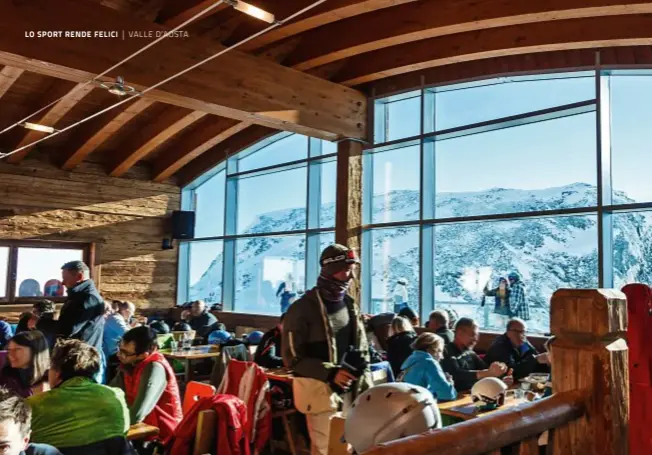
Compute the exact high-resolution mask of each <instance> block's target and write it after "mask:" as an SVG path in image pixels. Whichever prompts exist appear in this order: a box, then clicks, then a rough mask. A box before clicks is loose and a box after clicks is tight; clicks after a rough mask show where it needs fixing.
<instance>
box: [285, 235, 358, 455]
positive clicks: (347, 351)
mask: <svg viewBox="0 0 652 455" xmlns="http://www.w3.org/2000/svg"><path fill="white" fill-rule="evenodd" d="M319 262H320V265H321V273H320V274H319V278H318V279H317V286H315V287H314V288H313V289H311V290H309V291H308V292H306V293H305V294H304V295H303V297H301V298H300V299H299V300H297V301H296V302H294V303H293V304H292V305H291V306H290V308H289V309H288V311H287V313H286V315H285V319H284V322H283V343H282V344H283V361H284V363H285V365H286V366H287V367H289V368H291V369H292V370H293V372H294V376H295V381H294V384H293V391H294V400H295V405H296V407H297V409H298V410H299V411H301V412H303V413H304V414H306V420H307V423H308V431H309V433H310V439H311V448H310V451H311V454H313V455H318V454H319V455H326V453H327V452H328V439H329V430H330V420H331V417H332V416H333V415H334V414H335V413H336V412H337V411H339V410H342V407H343V406H344V408H345V407H346V405H347V404H350V403H351V402H352V400H353V399H355V396H357V394H359V393H361V392H362V391H364V390H366V389H367V388H369V387H370V386H371V376H370V374H369V367H368V360H369V357H368V356H369V347H368V344H367V338H366V335H365V328H364V324H363V322H362V318H361V316H360V312H359V311H358V308H357V306H356V305H355V302H354V301H353V299H352V298H351V297H350V296H349V295H348V294H347V291H348V288H349V285H350V284H351V281H352V280H353V277H354V273H355V270H356V268H357V266H358V264H359V263H360V261H359V260H358V257H357V255H356V254H355V252H354V251H353V250H350V249H349V248H347V247H345V246H343V245H337V244H334V245H330V246H328V247H327V248H326V249H325V250H324V251H323V252H322V254H321V257H320V260H319ZM344 410H346V409H344Z"/></svg>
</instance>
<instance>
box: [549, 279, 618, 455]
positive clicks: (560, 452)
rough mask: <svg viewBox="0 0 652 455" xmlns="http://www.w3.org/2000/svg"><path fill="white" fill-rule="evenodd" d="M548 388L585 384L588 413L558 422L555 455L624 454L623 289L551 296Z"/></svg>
mask: <svg viewBox="0 0 652 455" xmlns="http://www.w3.org/2000/svg"><path fill="white" fill-rule="evenodd" d="M550 319H551V324H550V326H551V327H550V328H551V332H552V334H553V335H555V336H557V339H556V340H555V341H554V343H553V344H552V382H553V392H554V393H559V392H565V391H571V390H578V389H584V390H587V391H588V392H589V394H588V395H587V396H588V397H589V398H588V402H587V413H586V415H585V416H584V417H582V418H580V419H578V420H575V421H573V422H571V423H570V424H569V425H566V426H563V427H560V428H557V429H556V430H555V433H554V437H553V444H554V446H553V447H554V450H553V453H554V454H555V455H564V454H571V453H573V454H591V455H627V454H628V438H627V429H628V425H629V370H628V351H627V342H626V341H625V331H626V330H627V303H626V299H625V295H624V294H623V293H621V292H619V291H616V290H610V289H597V290H596V289H591V290H583V289H574V290H569V289H561V290H559V291H557V292H555V293H554V294H553V296H552V301H551V313H550Z"/></svg>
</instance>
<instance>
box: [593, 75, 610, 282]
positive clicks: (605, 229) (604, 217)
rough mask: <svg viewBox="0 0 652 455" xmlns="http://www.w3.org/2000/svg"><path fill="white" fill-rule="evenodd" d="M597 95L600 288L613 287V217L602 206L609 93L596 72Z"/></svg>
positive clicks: (606, 198) (606, 202) (605, 201)
mask: <svg viewBox="0 0 652 455" xmlns="http://www.w3.org/2000/svg"><path fill="white" fill-rule="evenodd" d="M598 63H599V62H598ZM596 78H597V83H596V88H597V89H598V90H599V92H598V93H597V95H598V113H597V117H598V119H597V123H598V144H599V145H598V150H597V159H598V163H599V164H598V170H597V177H598V191H599V194H598V234H599V237H598V264H599V267H600V270H599V273H598V284H599V286H600V287H605V288H611V287H613V286H614V270H613V214H612V212H611V211H610V210H606V209H605V206H611V205H612V204H613V186H612V165H611V91H610V76H607V75H604V76H603V75H602V74H601V73H600V67H599V66H598V67H597V69H596Z"/></svg>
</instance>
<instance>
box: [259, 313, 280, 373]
mask: <svg viewBox="0 0 652 455" xmlns="http://www.w3.org/2000/svg"><path fill="white" fill-rule="evenodd" d="M284 317H285V313H284V314H282V315H281V319H280V320H279V324H278V325H277V326H276V327H274V328H273V329H272V330H270V331H268V332H267V333H265V335H263V339H262V340H260V343H259V344H258V347H257V348H256V353H255V354H254V362H256V363H257V364H258V365H260V366H261V367H264V368H281V367H283V356H282V355H283V351H282V344H281V342H282V336H283V318H284Z"/></svg>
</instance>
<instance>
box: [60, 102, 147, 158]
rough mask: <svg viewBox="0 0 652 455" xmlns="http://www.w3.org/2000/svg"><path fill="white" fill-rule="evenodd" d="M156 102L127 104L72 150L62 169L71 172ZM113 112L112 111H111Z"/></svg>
mask: <svg viewBox="0 0 652 455" xmlns="http://www.w3.org/2000/svg"><path fill="white" fill-rule="evenodd" d="M153 103H154V102H153V101H151V100H148V99H143V98H138V99H136V102H135V103H131V104H127V108H126V109H124V110H122V111H119V110H116V112H115V113H114V116H113V118H111V120H110V121H109V122H107V123H106V124H105V125H104V126H103V127H101V128H100V129H99V130H97V132H95V133H94V134H93V135H92V136H90V137H89V138H88V139H87V140H86V141H84V143H83V144H82V145H81V146H80V147H79V148H76V149H74V150H72V151H71V152H70V153H69V154H68V155H67V156H66V157H65V158H64V159H63V164H62V165H61V168H62V169H65V170H67V171H70V170H72V169H74V168H75V167H77V166H79V164H80V163H81V162H82V161H84V160H85V159H86V157H88V155H90V154H91V153H93V152H94V151H95V150H97V148H98V147H100V146H101V145H102V144H104V143H105V142H106V141H107V140H108V139H109V138H110V137H111V136H113V135H114V134H116V133H117V132H118V131H119V130H120V129H121V128H122V127H123V126H125V125H126V124H127V123H128V122H129V121H130V120H132V119H133V118H134V117H136V116H137V115H138V114H140V113H141V112H143V111H144V110H145V109H147V108H148V107H150V106H151V105H152V104H153ZM109 112H111V111H109Z"/></svg>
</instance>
